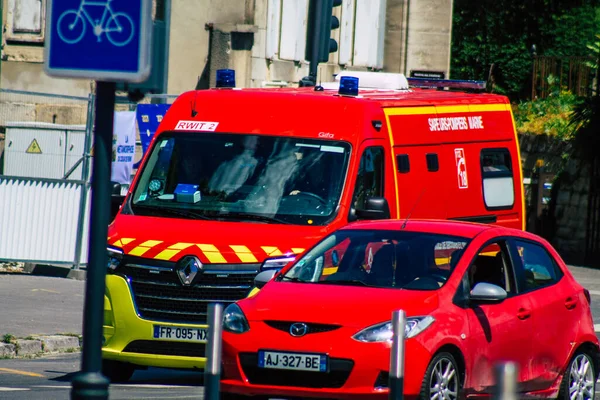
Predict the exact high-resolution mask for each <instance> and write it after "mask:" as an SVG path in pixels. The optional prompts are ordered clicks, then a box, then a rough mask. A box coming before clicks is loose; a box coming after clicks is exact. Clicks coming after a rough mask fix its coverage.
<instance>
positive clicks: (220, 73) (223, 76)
mask: <svg viewBox="0 0 600 400" xmlns="http://www.w3.org/2000/svg"><path fill="white" fill-rule="evenodd" d="M217 87H218V88H234V87H235V71H234V70H232V69H218V70H217Z"/></svg>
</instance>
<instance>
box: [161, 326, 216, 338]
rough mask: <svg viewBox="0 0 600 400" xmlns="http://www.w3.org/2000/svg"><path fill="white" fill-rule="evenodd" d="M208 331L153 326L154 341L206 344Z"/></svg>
mask: <svg viewBox="0 0 600 400" xmlns="http://www.w3.org/2000/svg"><path fill="white" fill-rule="evenodd" d="M207 335H208V330H207V329H203V328H182V327H180V326H163V325H154V335H153V336H154V339H168V340H184V341H187V342H206V340H207Z"/></svg>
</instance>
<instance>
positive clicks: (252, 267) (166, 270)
mask: <svg viewBox="0 0 600 400" xmlns="http://www.w3.org/2000/svg"><path fill="white" fill-rule="evenodd" d="M143 262H144V264H141V263H139V264H134V263H130V262H128V260H127V261H126V263H125V265H121V266H120V267H119V268H118V270H117V271H116V272H117V273H119V274H121V275H123V276H124V277H125V278H126V279H127V281H128V282H129V285H130V287H131V290H132V294H133V299H134V302H135V305H136V308H137V311H138V314H139V316H140V317H142V318H145V319H150V320H154V321H164V322H179V323H181V322H185V323H194V324H204V323H206V320H207V310H208V305H209V304H210V303H222V304H223V306H224V307H226V306H227V305H228V304H230V303H233V302H234V301H236V300H240V299H243V298H244V297H246V296H247V295H248V293H249V292H250V290H251V289H252V287H253V286H254V277H255V276H256V274H257V271H258V268H259V266H260V265H259V264H223V265H218V266H216V265H205V270H204V271H203V272H202V274H200V275H199V276H197V277H196V279H195V280H194V282H193V283H192V284H191V285H189V286H183V285H182V284H181V281H180V280H179V277H178V276H177V273H176V272H175V270H174V265H175V264H174V263H169V264H170V266H169V265H168V264H165V263H164V262H162V263H160V264H158V263H157V265H154V264H151V262H152V261H151V260H143Z"/></svg>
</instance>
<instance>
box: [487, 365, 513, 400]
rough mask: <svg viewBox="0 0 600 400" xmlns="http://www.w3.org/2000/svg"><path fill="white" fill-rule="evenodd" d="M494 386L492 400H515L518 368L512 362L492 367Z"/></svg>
mask: <svg viewBox="0 0 600 400" xmlns="http://www.w3.org/2000/svg"><path fill="white" fill-rule="evenodd" d="M494 370H495V371H494V373H495V375H496V386H495V390H494V396H493V397H492V399H493V400H517V374H518V367H517V365H516V364H515V363H514V362H504V363H500V364H497V365H495V366H494Z"/></svg>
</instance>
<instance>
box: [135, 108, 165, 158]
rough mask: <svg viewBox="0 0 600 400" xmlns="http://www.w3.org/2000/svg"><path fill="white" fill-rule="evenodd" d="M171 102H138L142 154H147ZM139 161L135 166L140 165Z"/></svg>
mask: <svg viewBox="0 0 600 400" xmlns="http://www.w3.org/2000/svg"><path fill="white" fill-rule="evenodd" d="M170 106H171V105H170V104H138V105H137V108H136V111H135V113H136V118H137V123H138V128H139V130H140V141H141V142H142V154H146V151H147V150H148V147H149V146H150V141H152V138H153V137H154V134H155V133H156V130H157V129H158V124H160V121H162V118H163V117H164V116H165V114H166V113H167V110H168V109H169V107H170ZM139 164H140V163H139V162H138V163H137V164H136V165H134V166H133V168H138V167H139Z"/></svg>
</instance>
